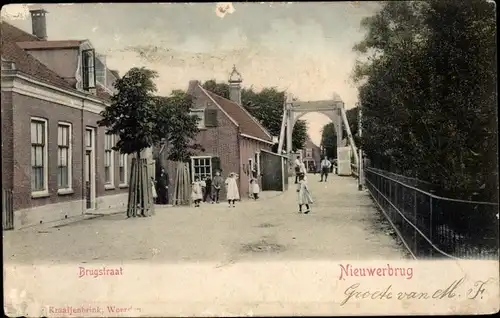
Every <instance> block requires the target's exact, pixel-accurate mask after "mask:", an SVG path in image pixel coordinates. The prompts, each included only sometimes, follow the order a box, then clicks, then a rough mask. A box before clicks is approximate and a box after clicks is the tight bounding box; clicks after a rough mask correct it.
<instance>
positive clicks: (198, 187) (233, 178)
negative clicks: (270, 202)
mask: <svg viewBox="0 0 500 318" xmlns="http://www.w3.org/2000/svg"><path fill="white" fill-rule="evenodd" d="M237 180H238V175H237V174H236V173H234V172H232V173H230V174H229V176H228V177H227V179H226V180H225V181H224V179H223V178H222V176H221V174H220V171H217V172H216V173H215V176H214V178H213V180H212V179H211V178H210V176H204V177H202V178H201V180H200V178H199V177H198V176H196V177H194V182H193V184H192V187H191V198H192V200H193V203H194V206H195V207H199V206H200V203H201V201H203V202H207V200H208V199H210V201H211V203H219V198H220V191H221V188H222V185H223V184H224V185H225V188H226V199H227V202H228V204H229V207H233V208H234V207H235V204H236V201H237V200H240V192H239V190H238V182H237ZM223 181H224V182H223ZM250 185H251V190H252V196H253V199H254V200H257V199H258V197H259V191H260V189H259V183H258V181H257V180H256V179H255V178H252V179H251V180H250Z"/></svg>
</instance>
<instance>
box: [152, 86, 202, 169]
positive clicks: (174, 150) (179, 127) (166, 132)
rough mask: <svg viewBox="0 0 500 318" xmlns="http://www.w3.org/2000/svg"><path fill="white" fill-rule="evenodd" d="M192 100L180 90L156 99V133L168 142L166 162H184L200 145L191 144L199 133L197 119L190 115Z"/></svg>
mask: <svg viewBox="0 0 500 318" xmlns="http://www.w3.org/2000/svg"><path fill="white" fill-rule="evenodd" d="M192 104H193V98H192V96H191V95H189V94H187V93H186V92H184V91H181V90H174V91H172V94H171V95H170V96H169V97H157V107H158V116H157V124H156V126H157V127H158V130H159V131H158V133H159V134H160V136H162V138H165V140H166V141H167V142H168V145H169V147H168V152H169V153H168V160H172V161H179V162H186V161H188V160H189V158H190V157H191V156H193V155H194V153H195V152H194V151H195V150H198V149H201V145H200V144H197V143H193V140H195V138H196V135H197V134H198V133H199V129H198V128H197V126H198V119H197V117H195V116H192V115H191V114H190V109H191V107H192Z"/></svg>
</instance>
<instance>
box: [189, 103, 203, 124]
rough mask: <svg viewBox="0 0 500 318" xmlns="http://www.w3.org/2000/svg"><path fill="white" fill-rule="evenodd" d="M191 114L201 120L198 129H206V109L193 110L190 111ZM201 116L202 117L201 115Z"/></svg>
mask: <svg viewBox="0 0 500 318" xmlns="http://www.w3.org/2000/svg"><path fill="white" fill-rule="evenodd" d="M189 114H190V115H191V116H196V117H198V118H199V120H198V126H197V127H198V129H205V128H206V126H205V109H204V108H202V109H191V110H190V111H189ZM199 114H201V116H200V115H199Z"/></svg>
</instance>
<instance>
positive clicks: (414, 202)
mask: <svg viewBox="0 0 500 318" xmlns="http://www.w3.org/2000/svg"><path fill="white" fill-rule="evenodd" d="M417 213H418V210H417V191H415V190H413V222H414V224H415V225H416V226H417V227H418V221H417ZM413 254H415V255H418V246H417V229H413Z"/></svg>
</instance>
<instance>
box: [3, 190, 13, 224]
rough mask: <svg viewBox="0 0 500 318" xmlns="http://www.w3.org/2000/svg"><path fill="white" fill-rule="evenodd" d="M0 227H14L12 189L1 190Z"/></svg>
mask: <svg viewBox="0 0 500 318" xmlns="http://www.w3.org/2000/svg"><path fill="white" fill-rule="evenodd" d="M2 229H3V230H12V229H14V204H13V199H12V190H10V189H8V190H5V189H3V190H2Z"/></svg>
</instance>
